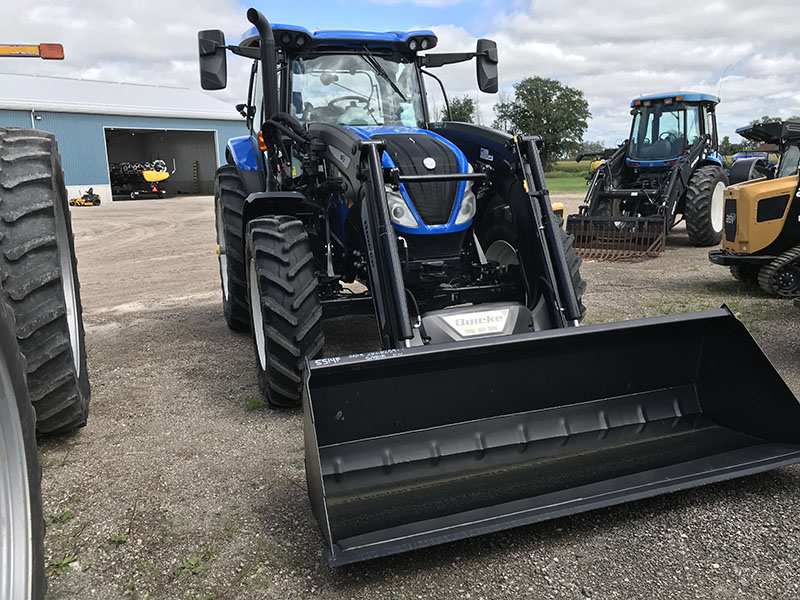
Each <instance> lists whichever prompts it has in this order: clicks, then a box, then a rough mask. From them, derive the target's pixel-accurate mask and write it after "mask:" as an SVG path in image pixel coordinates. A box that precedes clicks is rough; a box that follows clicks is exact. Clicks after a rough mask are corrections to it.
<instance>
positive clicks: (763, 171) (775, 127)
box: [731, 119, 800, 185]
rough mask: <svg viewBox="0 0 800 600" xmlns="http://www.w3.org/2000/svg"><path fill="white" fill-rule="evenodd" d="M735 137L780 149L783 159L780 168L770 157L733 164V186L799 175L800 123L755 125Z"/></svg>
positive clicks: (793, 121)
mask: <svg viewBox="0 0 800 600" xmlns="http://www.w3.org/2000/svg"><path fill="white" fill-rule="evenodd" d="M736 133H738V134H739V135H740V136H742V137H743V138H745V139H748V140H751V141H753V142H760V143H762V144H772V145H775V146H777V147H778V153H779V155H780V159H779V160H778V164H777V165H775V164H774V163H772V162H770V160H769V157H768V156H766V157H761V156H750V157H745V158H743V159H740V160H737V161H734V163H733V165H732V166H731V185H733V184H736V183H742V182H744V181H748V180H750V179H754V178H756V177H759V176H760V177H766V178H767V179H772V178H780V177H791V176H792V175H797V173H798V169H799V168H800V120H795V119H790V120H787V121H777V122H774V123H755V124H752V125H748V126H747V127H740V128H739V129H737V130H736Z"/></svg>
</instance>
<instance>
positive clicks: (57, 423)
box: [0, 128, 90, 435]
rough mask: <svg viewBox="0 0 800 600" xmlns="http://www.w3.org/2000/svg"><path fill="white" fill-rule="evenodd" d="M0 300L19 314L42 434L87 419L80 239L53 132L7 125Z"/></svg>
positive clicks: (0, 173)
mask: <svg viewBox="0 0 800 600" xmlns="http://www.w3.org/2000/svg"><path fill="white" fill-rule="evenodd" d="M0 280H2V285H3V290H2V293H0V300H3V301H6V302H7V303H8V306H9V308H10V309H11V312H12V313H13V315H14V319H15V323H16V334H17V340H18V342H19V347H20V350H21V351H22V354H23V355H24V356H25V361H26V364H27V381H28V393H29V396H30V399H31V402H32V403H33V407H34V409H35V410H36V418H37V430H38V433H39V434H40V435H50V434H59V433H66V432H68V431H72V430H73V429H77V428H78V427H83V426H84V425H85V424H86V419H87V417H88V414H89V398H90V389H89V376H88V373H87V370H86V344H85V340H84V330H83V318H82V308H81V297H80V285H79V284H78V269H77V260H76V258H75V244H74V239H73V236H72V223H71V221H70V212H69V203H68V201H67V193H66V189H65V188H64V173H63V171H62V170H61V158H60V157H59V155H58V148H57V146H56V142H55V138H54V137H53V135H52V134H50V133H46V132H42V131H37V130H29V129H15V128H8V129H0Z"/></svg>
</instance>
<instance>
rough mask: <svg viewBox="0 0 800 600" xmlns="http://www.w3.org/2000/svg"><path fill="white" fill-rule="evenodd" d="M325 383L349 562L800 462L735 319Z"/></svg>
mask: <svg viewBox="0 0 800 600" xmlns="http://www.w3.org/2000/svg"><path fill="white" fill-rule="evenodd" d="M309 371H310V374H308V375H307V377H308V378H307V381H306V389H305V394H304V412H305V414H304V419H305V422H304V425H305V448H306V474H307V479H308V491H309V496H310V498H311V505H312V509H313V511H314V514H315V516H316V518H317V521H318V522H319V524H320V527H321V529H322V532H323V535H324V537H325V538H326V540H327V543H328V549H327V556H328V560H329V562H330V564H331V565H340V564H346V563H351V562H356V561H360V560H366V559H370V558H375V557H378V556H384V555H388V554H394V553H398V552H403V551H406V550H412V549H415V548H420V547H423V546H428V545H432V544H439V543H442V542H447V541H452V540H457V539H460V538H465V537H469V536H474V535H478V534H482V533H488V532H491V531H497V530H501V529H507V528H510V527H515V526H519V525H525V524H528V523H534V522H536V521H543V520H546V519H552V518H556V517H562V516H565V515H569V514H572V513H577V512H582V511H586V510H590V509H594V508H599V507H604V506H609V505H613V504H618V503H621V502H625V501H628V500H635V499H638V498H645V497H647V496H654V495H657V494H663V493H666V492H672V491H675V490H680V489H683V488H689V487H693V486H698V485H702V484H705V483H711V482H715V481H721V480H724V479H730V478H733V477H740V476H743V475H748V474H752V473H756V472H759V471H765V470H768V469H774V468H777V467H781V466H784V465H789V464H792V463H795V462H800V404H798V401H797V399H796V398H795V397H794V395H793V394H792V392H791V391H790V390H789V388H788V387H787V386H786V384H785V383H784V382H783V380H782V379H781V377H780V376H779V375H778V373H777V372H776V371H775V369H774V367H773V366H772V365H771V364H770V362H769V360H768V359H767V358H766V356H765V355H764V354H763V353H762V352H761V350H760V349H759V347H758V345H757V344H756V343H755V341H754V340H753V339H752V338H751V337H750V335H749V334H748V332H747V330H746V329H745V328H744V326H743V325H742V324H741V323H740V322H739V321H737V320H736V319H735V318H734V317H733V316H732V314H731V313H730V311H729V310H727V309H726V308H723V309H719V310H711V311H706V312H702V313H692V314H684V315H676V316H667V317H656V318H651V319H643V320H639V321H628V322H623V323H608V324H603V325H592V326H586V327H579V328H569V329H559V330H551V331H544V332H539V333H532V334H526V335H521V336H517V337H513V338H494V339H483V340H474V341H472V342H463V343H459V344H447V345H440V346H438V347H437V346H432V347H431V346H429V347H422V348H412V349H407V350H393V351H387V352H378V353H373V354H370V355H359V356H354V357H343V358H328V359H320V360H317V361H313V364H312V366H311V368H310V370H309Z"/></svg>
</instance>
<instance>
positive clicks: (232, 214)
mask: <svg viewBox="0 0 800 600" xmlns="http://www.w3.org/2000/svg"><path fill="white" fill-rule="evenodd" d="M246 195H247V194H246V192H245V189H244V185H243V184H242V180H241V178H240V177H239V173H238V172H237V170H236V167H235V166H234V165H223V166H221V167H220V168H219V169H217V175H216V178H215V180H214V216H215V218H216V224H217V248H218V250H217V253H218V255H219V276H220V284H221V287H222V312H223V313H224V314H225V321H226V322H227V323H228V327H230V328H231V329H232V330H234V331H250V308H249V307H248V304H247V274H246V272H245V266H244V240H242V233H243V231H244V226H243V223H242V214H243V212H244V200H245V197H246Z"/></svg>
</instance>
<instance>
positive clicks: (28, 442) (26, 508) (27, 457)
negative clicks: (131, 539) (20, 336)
mask: <svg viewBox="0 0 800 600" xmlns="http://www.w3.org/2000/svg"><path fill="white" fill-rule="evenodd" d="M0 456H2V457H3V465H2V467H0V492H1V493H0V524H1V525H2V526H0V597H1V598H31V599H33V600H41V599H43V598H44V595H45V590H46V589H47V582H46V580H45V572H44V518H43V516H42V467H41V465H40V463H39V451H38V448H37V447H36V416H35V413H34V410H33V406H32V405H31V401H30V398H29V397H28V389H27V384H26V381H25V358H24V357H23V356H22V353H21V352H20V350H19V346H18V344H17V338H16V336H15V335H14V320H13V314H12V312H11V311H10V310H9V308H8V306H7V305H6V304H5V303H4V302H3V301H2V300H0Z"/></svg>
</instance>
